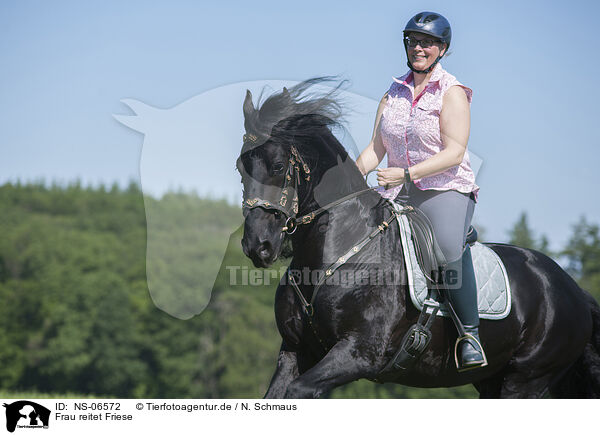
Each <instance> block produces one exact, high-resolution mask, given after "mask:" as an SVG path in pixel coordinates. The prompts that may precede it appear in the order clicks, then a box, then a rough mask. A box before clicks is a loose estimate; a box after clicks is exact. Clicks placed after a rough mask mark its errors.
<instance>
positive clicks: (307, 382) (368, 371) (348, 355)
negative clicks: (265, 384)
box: [285, 338, 374, 399]
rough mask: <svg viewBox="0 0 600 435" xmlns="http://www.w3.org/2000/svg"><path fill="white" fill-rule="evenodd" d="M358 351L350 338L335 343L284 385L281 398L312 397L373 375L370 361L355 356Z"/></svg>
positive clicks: (354, 342) (358, 353) (353, 340)
mask: <svg viewBox="0 0 600 435" xmlns="http://www.w3.org/2000/svg"><path fill="white" fill-rule="evenodd" d="M360 354H361V352H360V351H359V350H358V349H357V347H356V340H355V339H354V338H348V339H345V340H343V341H340V342H338V343H337V344H336V345H335V346H333V347H332V348H331V350H330V351H329V352H328V353H327V355H325V357H324V358H323V359H322V360H321V361H319V363H317V364H316V365H315V366H314V367H312V368H311V369H310V370H307V371H306V372H304V373H303V374H302V375H301V376H299V377H298V378H297V379H295V380H294V381H293V382H292V383H291V384H290V385H289V386H288V387H287V391H286V393H285V398H286V399H310V398H314V399H316V398H318V397H319V396H321V394H323V393H325V392H327V391H329V390H331V389H333V388H335V387H338V386H340V385H344V384H347V383H349V382H352V381H356V380H358V379H361V378H364V377H369V376H370V375H373V374H374V373H373V369H374V367H373V366H374V364H373V361H369V360H368V359H366V358H360V357H359V358H357V357H356V355H360Z"/></svg>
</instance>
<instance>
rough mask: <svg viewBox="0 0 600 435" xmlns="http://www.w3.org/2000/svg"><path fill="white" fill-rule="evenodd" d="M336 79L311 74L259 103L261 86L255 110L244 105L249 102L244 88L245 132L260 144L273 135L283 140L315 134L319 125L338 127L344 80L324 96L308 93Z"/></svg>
mask: <svg viewBox="0 0 600 435" xmlns="http://www.w3.org/2000/svg"><path fill="white" fill-rule="evenodd" d="M337 81H338V79H337V77H335V76H326V77H314V78H311V79H308V80H305V81H302V82H300V83H298V84H297V85H295V86H293V87H291V88H290V89H287V88H283V90H282V91H281V92H278V93H274V94H272V95H270V96H269V97H268V98H267V99H266V100H265V101H264V102H262V103H261V102H260V101H261V99H262V97H263V94H264V91H265V89H263V90H262V91H261V94H260V95H259V98H258V102H257V108H256V109H255V110H254V107H247V105H248V102H249V104H250V106H251V105H252V103H251V99H248V94H250V92H249V91H248V93H247V95H246V98H247V100H246V103H245V104H244V114H245V115H246V116H245V122H244V126H245V128H246V132H247V133H252V134H254V135H255V136H257V137H258V139H259V140H258V143H262V142H264V141H265V140H267V139H269V138H270V137H274V136H276V137H278V138H280V139H281V140H282V141H285V140H289V139H291V138H293V137H310V136H315V135H316V134H319V133H320V132H321V131H322V128H323V127H330V128H332V127H341V126H342V123H343V109H344V107H343V104H342V103H341V101H340V98H339V91H340V89H342V87H343V86H344V84H346V83H347V81H346V80H344V81H340V82H339V83H338V85H337V86H336V87H335V88H334V89H332V90H331V91H329V92H327V93H326V94H324V95H319V94H318V93H310V92H309V91H311V90H314V86H315V85H318V84H321V83H329V82H337Z"/></svg>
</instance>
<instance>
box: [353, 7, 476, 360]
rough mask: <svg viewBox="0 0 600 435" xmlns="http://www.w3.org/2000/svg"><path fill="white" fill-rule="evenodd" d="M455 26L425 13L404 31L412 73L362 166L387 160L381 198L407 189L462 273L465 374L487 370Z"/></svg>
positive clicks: (389, 98)
mask: <svg viewBox="0 0 600 435" xmlns="http://www.w3.org/2000/svg"><path fill="white" fill-rule="evenodd" d="M451 37H452V32H451V29H450V24H449V23H448V21H447V20H446V19H445V18H444V17H443V16H441V15H439V14H436V13H433V12H421V13H419V14H417V15H415V16H414V17H413V18H411V19H410V21H409V22H408V23H407V25H406V27H405V29H404V48H405V50H406V55H407V57H408V67H409V68H410V71H409V72H407V73H406V74H405V75H403V76H402V77H400V78H394V82H393V83H392V85H391V87H390V89H389V90H388V92H386V93H385V95H384V96H383V98H382V99H381V102H380V104H379V108H378V110H377V117H376V121H375V129H374V133H373V138H372V140H371V142H370V143H369V145H368V146H367V148H366V149H365V150H364V151H363V152H362V153H361V155H360V156H359V158H358V159H357V161H356V163H357V165H358V168H359V169H360V171H361V172H362V174H363V175H366V174H368V173H369V172H370V171H372V170H374V169H375V168H376V167H377V165H378V164H379V163H380V162H381V160H382V159H383V157H384V155H385V154H386V153H387V155H388V167H387V168H385V169H378V170H377V181H378V183H379V185H380V186H382V187H380V188H379V189H378V191H379V193H380V194H381V195H382V196H384V197H386V198H390V199H393V198H395V197H396V196H397V195H398V194H399V193H400V192H401V190H402V193H403V194H408V195H409V201H410V202H411V203H412V204H413V205H415V206H416V207H419V209H421V210H422V211H423V212H424V213H425V214H426V215H427V217H428V218H429V220H430V221H431V223H432V226H433V230H434V233H435V237H436V239H437V241H438V243H439V245H440V248H441V250H442V253H443V254H444V256H445V258H446V260H447V262H448V270H456V271H457V272H458V274H459V278H462V279H459V283H460V284H461V287H460V288H455V289H452V290H449V291H448V294H449V297H450V299H451V301H452V304H453V306H454V308H455V310H456V312H457V315H458V316H459V318H460V320H461V322H462V323H463V325H464V326H465V330H466V332H467V333H469V334H471V335H472V336H473V337H475V339H476V340H472V339H467V340H463V341H461V342H460V343H461V344H460V348H459V364H460V366H459V370H461V371H462V370H468V369H471V368H476V367H480V366H482V365H483V364H484V363H485V358H484V355H483V350H482V348H481V344H480V342H479V314H478V308H477V289H476V285H475V274H474V271H473V262H472V260H471V253H470V249H469V247H468V245H467V247H466V249H465V239H466V233H467V230H468V228H469V226H470V223H471V218H472V216H473V211H474V207H475V202H476V201H477V192H478V190H479V187H478V186H477V185H476V184H475V175H474V173H473V171H472V169H471V165H470V162H469V154H468V153H467V152H466V150H467V141H468V139H469V128H470V103H471V94H472V91H471V89H469V88H467V87H465V86H463V85H462V84H461V83H460V82H458V81H457V80H456V78H455V77H454V76H452V75H451V74H449V73H447V72H446V71H445V70H444V69H443V68H442V66H441V64H440V63H439V61H440V59H441V58H442V57H443V56H444V55H445V54H446V53H447V51H448V47H449V46H450V40H451Z"/></svg>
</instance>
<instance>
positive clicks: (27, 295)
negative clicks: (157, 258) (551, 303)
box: [0, 183, 600, 398]
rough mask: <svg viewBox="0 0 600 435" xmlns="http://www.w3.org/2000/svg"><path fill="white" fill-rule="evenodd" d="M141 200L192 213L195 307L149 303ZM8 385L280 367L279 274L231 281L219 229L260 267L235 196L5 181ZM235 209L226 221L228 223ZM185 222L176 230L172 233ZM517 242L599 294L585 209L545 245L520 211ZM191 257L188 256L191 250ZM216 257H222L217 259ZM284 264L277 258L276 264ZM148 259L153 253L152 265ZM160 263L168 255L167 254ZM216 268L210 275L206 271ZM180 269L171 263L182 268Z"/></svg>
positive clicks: (99, 387)
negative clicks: (193, 312)
mask: <svg viewBox="0 0 600 435" xmlns="http://www.w3.org/2000/svg"><path fill="white" fill-rule="evenodd" d="M144 201H146V207H148V206H152V207H155V209H156V210H161V212H162V213H163V216H165V217H166V221H169V219H172V220H173V222H179V223H181V225H174V226H173V227H171V228H165V229H164V231H165V234H164V236H165V238H169V240H182V239H185V238H186V237H190V235H189V234H183V231H187V229H189V228H190V227H191V226H193V225H194V223H197V222H203V223H206V222H212V225H211V226H210V227H209V228H202V227H201V225H199V228H197V229H196V230H195V234H194V235H193V237H196V238H197V240H200V241H203V242H202V243H201V249H202V252H201V255H196V256H195V257H192V258H190V259H189V261H187V262H186V261H178V262H177V265H176V267H177V271H178V273H180V275H181V276H182V277H188V278H189V277H193V276H200V277H202V276H212V275H214V273H212V272H211V271H210V270H203V268H206V269H208V268H212V269H214V268H215V267H220V268H221V270H220V272H219V274H218V275H217V276H216V280H215V281H214V286H213V283H212V282H211V283H207V285H208V286H209V287H210V288H208V290H209V292H210V294H209V296H208V297H210V303H209V304H208V306H207V307H206V309H204V310H203V311H202V312H201V314H199V315H197V316H195V317H192V318H190V319H188V320H181V319H178V318H174V317H172V316H170V315H169V314H166V313H165V312H163V311H161V310H159V309H158V308H157V307H156V305H155V304H154V302H153V300H152V298H151V296H150V294H149V291H148V285H147V280H146V243H147V226H146V213H145V207H144V206H145V204H144ZM0 211H1V215H0V216H1V217H0V234H1V237H0V393H1V392H2V391H4V392H11V391H33V392H40V393H52V394H55V395H56V396H58V397H60V395H62V394H67V393H69V394H81V395H95V396H99V397H120V398H130V397H131V398H133V397H162V398H175V397H182V398H183V397H193V398H257V397H262V395H263V394H264V393H265V391H266V389H267V386H268V383H269V381H270V377H271V375H272V373H273V371H274V369H275V364H276V359H277V353H278V350H279V346H280V340H281V339H280V337H279V334H278V332H277V327H276V325H275V319H274V311H273V300H274V292H275V288H276V283H271V284H270V285H263V286H255V287H251V288H247V286H242V285H235V286H232V285H230V283H231V281H230V275H229V273H228V271H227V270H225V267H224V265H225V263H221V262H222V260H223V259H222V253H220V252H219V250H218V249H214V246H213V245H214V243H216V242H215V240H217V239H218V238H225V239H226V240H229V247H228V249H227V255H226V256H227V262H228V264H236V265H240V266H242V267H247V268H248V270H251V269H253V266H252V264H251V262H250V261H249V260H248V259H247V258H246V257H245V256H244V255H243V253H242V250H241V247H240V239H241V231H236V232H235V233H234V234H230V233H228V232H227V231H228V230H226V228H228V227H230V226H231V225H232V224H233V223H235V222H241V212H240V207H239V206H237V205H231V204H229V203H227V202H226V201H223V200H215V199H207V198H200V197H198V196H197V195H194V194H187V193H181V192H179V193H175V192H174V193H169V194H166V195H164V196H163V197H162V198H161V199H160V200H157V199H153V198H151V197H147V196H146V197H144V196H143V194H142V192H141V190H140V189H139V187H138V186H137V184H135V183H131V184H130V185H129V186H128V187H127V188H119V187H118V186H117V185H113V186H112V187H109V188H107V187H105V186H99V187H94V188H92V187H83V186H82V185H81V184H80V183H72V184H70V185H67V186H58V185H52V186H47V185H45V184H43V183H29V184H19V183H16V184H12V183H7V184H4V185H3V186H0ZM224 222H227V223H228V225H220V224H221V223H224ZM178 232H179V233H178ZM506 241H508V242H509V243H514V244H516V245H519V246H523V247H529V248H533V249H537V250H540V251H542V252H544V253H546V254H548V255H550V256H551V257H553V258H555V259H556V260H559V261H560V262H561V264H563V265H564V264H566V265H567V269H568V271H569V273H570V274H571V275H572V276H573V277H574V278H575V279H576V280H577V282H578V283H579V284H580V285H581V286H582V288H584V289H586V290H588V291H590V292H591V293H592V294H593V295H594V296H595V297H596V298H597V299H600V235H599V233H598V225H597V224H595V223H591V222H588V221H587V220H586V218H585V217H581V219H580V220H579V221H578V222H577V223H576V224H575V225H574V226H573V227H572V235H571V237H570V240H569V242H568V243H567V245H566V246H564V247H563V248H562V249H561V250H560V251H557V252H551V251H550V250H549V248H548V239H547V238H546V237H545V236H544V235H540V236H537V235H535V234H534V232H533V231H532V230H531V228H530V227H529V225H528V222H527V215H526V213H523V214H522V215H521V217H520V218H519V220H518V221H517V222H515V224H514V226H513V228H512V229H511V231H510V233H509V234H508V235H507V240H506ZM188 257H189V256H188ZM219 264H220V265H221V266H219ZM281 266H282V264H277V265H275V266H274V267H275V268H280V267H281ZM153 267H154V266H153ZM156 267H161V268H163V269H165V268H169V267H170V265H169V264H168V262H167V263H166V264H163V265H161V264H158V265H156ZM211 274H212V275H211ZM177 276H179V275H175V274H174V275H173V278H172V279H176V277H177ZM476 396H477V395H476V392H475V390H474V389H473V387H471V386H467V387H461V388H450V389H417V388H408V387H404V386H400V385H392V384H390V385H388V384H386V385H378V384H373V383H370V382H368V381H359V382H355V383H352V384H349V385H347V386H345V387H342V388H340V389H337V390H335V391H334V392H332V393H331V394H329V396H328V397H335V398H342V397H360V398H371V397H380V398H394V397H408V398H417V397H428V398H442V397H476Z"/></svg>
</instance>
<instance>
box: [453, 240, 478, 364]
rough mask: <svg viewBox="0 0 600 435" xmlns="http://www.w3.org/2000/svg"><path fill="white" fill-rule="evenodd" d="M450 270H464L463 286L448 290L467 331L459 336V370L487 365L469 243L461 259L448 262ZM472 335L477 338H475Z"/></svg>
mask: <svg viewBox="0 0 600 435" xmlns="http://www.w3.org/2000/svg"><path fill="white" fill-rule="evenodd" d="M448 270H457V271H461V272H462V285H461V287H460V288H452V287H450V288H449V289H448V291H447V292H446V294H447V295H448V297H449V298H450V302H451V303H452V306H453V307H454V310H455V311H456V314H457V315H458V318H459V319H460V321H461V322H462V324H463V326H464V328H465V332H466V333H467V335H465V336H464V337H459V342H458V359H459V370H460V371H462V370H467V369H470V368H476V367H479V366H482V365H486V363H487V361H486V359H485V356H484V352H483V349H482V347H481V341H480V340H479V310H478V307H477V284H476V282H475V270H474V269H473V260H472V258H471V248H470V247H469V245H467V248H466V249H465V251H464V252H463V255H462V258H461V259H459V260H457V261H454V262H452V263H449V264H448ZM470 336H472V337H473V338H475V340H473V338H471V337H470Z"/></svg>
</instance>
